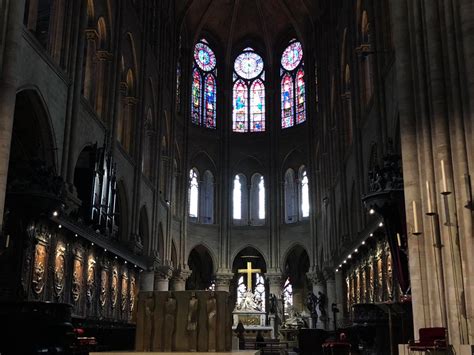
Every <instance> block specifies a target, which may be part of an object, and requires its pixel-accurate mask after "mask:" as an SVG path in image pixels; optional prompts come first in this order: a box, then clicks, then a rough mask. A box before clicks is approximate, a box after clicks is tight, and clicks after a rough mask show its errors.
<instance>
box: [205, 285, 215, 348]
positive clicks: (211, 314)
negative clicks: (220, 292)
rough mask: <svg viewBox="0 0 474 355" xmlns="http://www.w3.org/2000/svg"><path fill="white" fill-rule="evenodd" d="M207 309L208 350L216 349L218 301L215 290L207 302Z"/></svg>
mask: <svg viewBox="0 0 474 355" xmlns="http://www.w3.org/2000/svg"><path fill="white" fill-rule="evenodd" d="M206 309H207V331H208V348H207V351H216V325H217V322H216V321H217V301H216V297H215V295H214V292H212V293H211V296H210V298H209V299H208V300H207V302H206Z"/></svg>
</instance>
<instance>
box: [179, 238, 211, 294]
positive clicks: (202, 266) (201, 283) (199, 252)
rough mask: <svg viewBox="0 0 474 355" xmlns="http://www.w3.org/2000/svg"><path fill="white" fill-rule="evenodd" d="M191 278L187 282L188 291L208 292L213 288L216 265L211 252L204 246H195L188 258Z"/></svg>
mask: <svg viewBox="0 0 474 355" xmlns="http://www.w3.org/2000/svg"><path fill="white" fill-rule="evenodd" d="M188 266H189V268H190V269H191V271H192V273H191V276H190V277H189V278H188V279H187V280H186V290H207V289H211V288H213V285H214V283H213V282H214V280H213V274H214V263H213V262H212V257H211V254H210V253H209V250H208V249H207V248H206V247H205V246H203V245H198V246H195V247H194V248H193V249H192V250H191V252H190V253H189V257H188Z"/></svg>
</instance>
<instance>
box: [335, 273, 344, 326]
mask: <svg viewBox="0 0 474 355" xmlns="http://www.w3.org/2000/svg"><path fill="white" fill-rule="evenodd" d="M334 281H335V282H334V289H335V291H336V305H337V308H338V309H339V313H338V319H342V318H343V315H344V297H345V294H344V283H345V282H346V281H345V280H344V274H343V273H342V272H341V270H339V271H338V272H336V273H335V275H334Z"/></svg>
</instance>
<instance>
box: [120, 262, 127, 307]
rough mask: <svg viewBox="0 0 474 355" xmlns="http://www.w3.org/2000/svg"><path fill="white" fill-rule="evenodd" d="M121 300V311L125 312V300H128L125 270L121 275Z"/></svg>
mask: <svg viewBox="0 0 474 355" xmlns="http://www.w3.org/2000/svg"><path fill="white" fill-rule="evenodd" d="M121 296H122V297H121V300H122V311H123V312H125V311H126V310H127V298H128V272H127V270H125V271H124V272H123V274H122V292H121Z"/></svg>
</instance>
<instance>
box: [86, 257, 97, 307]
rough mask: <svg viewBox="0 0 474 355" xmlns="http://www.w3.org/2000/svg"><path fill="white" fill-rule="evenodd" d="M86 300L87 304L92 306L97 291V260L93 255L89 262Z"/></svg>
mask: <svg viewBox="0 0 474 355" xmlns="http://www.w3.org/2000/svg"><path fill="white" fill-rule="evenodd" d="M86 284H87V287H86V298H87V303H89V304H91V303H92V301H93V299H94V290H95V259H94V257H93V256H92V255H91V256H89V260H88V261H87V280H86Z"/></svg>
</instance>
